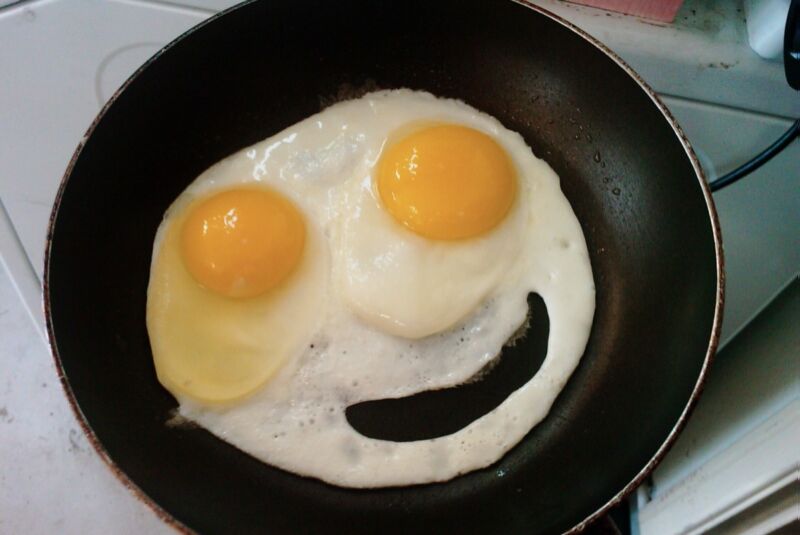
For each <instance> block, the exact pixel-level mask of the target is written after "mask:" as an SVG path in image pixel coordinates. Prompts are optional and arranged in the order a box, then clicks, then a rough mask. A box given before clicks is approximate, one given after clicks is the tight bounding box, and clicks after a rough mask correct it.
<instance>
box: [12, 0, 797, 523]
mask: <svg viewBox="0 0 800 535" xmlns="http://www.w3.org/2000/svg"><path fill="white" fill-rule="evenodd" d="M235 3H236V2H234V1H224V0H173V1H166V0H165V1H159V0H30V1H22V2H14V1H11V2H9V1H5V2H0V72H2V73H3V75H2V77H0V262H1V263H2V265H3V269H0V340H2V342H3V343H2V344H0V534H4V533H9V534H10V533H22V532H26V533H32V534H38V533H51V532H58V533H160V532H171V531H173V530H172V528H170V527H169V526H168V525H167V524H165V523H164V522H162V520H161V519H160V518H159V517H158V516H157V514H155V513H154V512H153V511H152V510H151V509H150V508H149V507H148V506H146V505H144V503H143V502H141V501H139V500H138V499H137V498H136V496H135V492H134V491H132V490H130V489H128V488H126V487H125V486H124V485H123V484H122V483H121V482H120V481H119V480H118V479H117V478H116V477H115V476H114V474H113V473H112V471H111V470H109V469H108V467H107V465H106V464H105V462H104V460H103V459H102V458H101V457H100V456H99V455H98V453H97V452H96V451H95V450H94V448H93V447H92V446H91V445H90V444H89V442H88V440H87V438H86V436H85V435H84V432H83V431H82V429H81V426H80V424H79V423H78V421H77V420H76V418H75V416H74V414H73V412H72V409H71V408H70V406H69V404H68V402H67V398H66V397H65V395H64V392H63V389H62V386H61V384H60V381H59V378H58V377H57V374H56V370H55V366H54V365H53V362H52V357H51V356H50V351H49V348H48V343H47V340H46V335H45V328H44V315H43V312H42V302H41V296H42V290H41V282H42V276H43V268H44V264H43V262H44V260H43V259H44V247H45V239H46V235H47V225H48V220H49V216H50V209H51V206H52V203H53V200H54V198H55V195H56V192H57V189H58V187H59V183H60V180H61V177H62V175H63V173H64V170H65V169H66V167H67V164H68V163H69V160H70V158H71V156H72V153H73V151H74V150H75V147H76V146H77V144H78V143H79V142H80V141H81V139H82V137H83V136H84V132H85V131H86V129H87V128H88V127H89V125H90V124H91V122H92V120H93V118H94V117H95V115H96V114H97V113H98V112H99V111H100V109H101V108H102V106H103V105H104V104H105V102H106V101H107V100H108V99H109V98H110V97H111V96H112V95H113V94H114V92H115V90H116V89H117V88H119V87H120V85H121V84H122V83H123V82H124V81H125V79H126V78H127V77H128V76H130V75H131V74H132V73H133V72H134V71H135V70H136V69H137V68H138V67H139V66H140V65H141V64H142V63H143V62H144V61H146V60H147V58H149V57H150V56H151V55H152V54H153V53H155V52H156V51H158V50H159V49H160V48H161V47H162V46H164V45H165V44H167V43H169V42H170V41H171V40H173V39H174V38H176V37H177V36H179V35H180V34H181V33H182V32H184V31H186V30H187V29H189V28H191V27H192V26H194V25H195V24H198V23H200V22H202V21H203V20H205V19H207V18H208V17H211V16H213V15H214V14H215V13H217V12H219V11H220V10H223V9H225V8H227V7H230V6H232V5H234V4H235ZM534 3H535V4H538V5H541V6H543V7H545V8H546V9H549V10H551V11H553V12H555V13H556V14H558V15H560V16H562V17H563V18H565V19H567V20H569V21H570V22H572V23H574V24H575V25H577V26H579V27H581V28H583V29H584V30H586V31H587V32H588V33H589V34H591V35H593V36H594V37H596V38H597V39H598V40H600V41H601V42H603V43H605V44H606V45H608V46H609V47H610V48H611V49H612V50H614V51H615V52H616V53H617V54H618V55H619V56H621V57H622V59H623V60H625V61H626V62H628V63H629V64H630V65H631V66H632V67H633V68H634V69H635V70H637V71H638V72H639V73H640V74H641V76H642V77H643V78H644V80H645V81H646V82H647V83H648V84H650V85H651V86H652V87H653V88H654V89H655V91H656V92H657V93H658V94H659V95H660V96H661V98H662V100H663V101H664V103H665V104H666V105H667V107H668V108H669V110H670V111H671V112H672V114H673V115H674V116H675V118H676V119H677V121H678V122H679V124H680V125H681V127H682V128H683V129H684V131H685V133H686V134H687V136H688V138H689V140H690V141H691V143H692V145H693V147H694V149H695V151H696V152H697V154H698V156H699V158H700V161H701V164H702V165H703V168H704V170H705V172H706V175H707V178H708V179H709V180H713V179H714V178H716V177H719V176H721V175H723V174H725V173H726V172H728V171H730V170H732V169H734V168H736V167H737V166H738V165H740V164H742V163H744V162H745V161H747V160H748V159H750V158H751V157H752V156H754V155H755V154H757V153H758V152H759V151H761V150H762V149H763V148H765V147H766V146H768V145H769V144H770V143H772V142H773V141H774V140H775V139H777V138H778V137H779V136H780V135H781V134H782V133H783V132H784V131H786V130H787V129H788V128H789V127H790V126H791V124H792V122H793V121H794V120H796V119H797V118H798V117H800V95H799V94H798V92H797V91H794V90H793V89H791V88H790V87H789V86H788V84H787V83H786V81H785V78H784V72H783V66H782V64H781V62H780V60H776V59H774V58H773V59H765V58H763V57H761V56H759V55H758V54H757V53H756V52H755V51H754V50H753V48H752V47H751V43H750V40H749V35H751V34H752V32H753V31H754V30H753V29H752V25H751V26H748V13H754V12H755V11H754V9H756V7H758V6H756V4H759V2H752V1H739V0H736V1H725V0H716V1H715V0H705V1H704V0H687V1H685V2H684V3H683V5H682V6H681V8H680V9H679V11H678V12H677V15H676V17H675V20H674V21H673V22H672V23H665V22H655V21H652V20H646V19H641V18H637V17H633V16H628V15H623V14H619V13H615V12H611V11H605V10H602V9H597V8H592V7H586V6H579V5H576V4H571V3H566V2H560V1H556V0H539V1H536V2H534ZM764 3H766V2H764ZM778 3H780V2H778ZM786 4H787V5H788V2H787V3H786ZM749 32H750V33H749ZM760 51H761V52H763V49H760ZM714 200H715V202H716V206H717V210H718V212H719V218H720V223H721V227H722V233H723V243H724V248H725V262H726V272H727V281H726V303H725V313H724V323H723V329H722V346H721V347H722V349H721V351H720V352H719V354H718V357H717V360H716V362H715V363H714V366H713V368H712V372H711V375H710V377H709V381H708V384H707V386H706V389H705V390H706V391H705V393H704V395H703V396H702V397H701V400H700V403H699V405H698V407H697V408H696V410H695V412H694V415H693V417H692V418H691V420H690V421H689V424H688V426H687V428H686V429H685V431H684V433H683V435H682V436H681V437H680V438H679V440H678V442H677V443H676V444H675V446H674V447H673V449H672V451H671V452H670V454H669V455H668V456H667V457H666V459H665V460H664V461H663V463H662V464H661V465H660V466H659V467H658V468H657V469H656V471H655V472H654V473H653V474H652V476H651V477H650V478H648V480H647V481H646V482H645V484H644V485H643V486H642V487H640V488H639V489H638V490H637V491H636V492H635V493H634V494H633V495H632V496H631V498H630V500H629V510H630V518H629V519H628V520H629V525H627V526H624V531H625V532H631V533H641V534H643V535H650V534H652V535H656V534H670V533H705V532H711V533H773V532H780V533H796V532H800V520H798V519H800V503H798V498H797V497H798V495H799V494H798V493H799V492H800V487H798V478H799V477H800V472H798V470H800V468H798V467H799V466H800V454H798V453H797V452H800V359H798V357H799V356H800V331H798V329H797V328H796V326H797V325H798V324H800V282H798V274H799V273H800V232H798V229H800V143H799V142H797V141H795V142H793V143H792V144H790V145H789V146H788V147H787V148H786V149H785V150H784V151H783V152H782V153H781V154H779V155H778V156H776V157H775V158H774V159H773V160H772V161H770V162H769V163H767V164H766V165H765V166H764V167H762V168H761V169H759V170H758V171H756V172H755V173H753V174H752V175H751V176H748V177H746V178H744V179H743V180H742V181H740V182H738V183H736V184H734V185H732V186H730V187H728V188H726V189H723V190H721V191H719V192H717V193H715V194H714ZM87 276H91V274H87ZM131 440H135V437H131ZM781 530H783V531H781ZM792 530H797V531H792Z"/></svg>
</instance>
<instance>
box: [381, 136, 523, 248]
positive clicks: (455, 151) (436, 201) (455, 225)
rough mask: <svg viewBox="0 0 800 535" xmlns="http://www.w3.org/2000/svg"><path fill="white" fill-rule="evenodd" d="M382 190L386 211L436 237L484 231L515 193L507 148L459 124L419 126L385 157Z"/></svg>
mask: <svg viewBox="0 0 800 535" xmlns="http://www.w3.org/2000/svg"><path fill="white" fill-rule="evenodd" d="M376 180H377V189H378V194H379V196H380V199H381V201H382V203H383V205H384V207H385V208H386V210H387V211H388V212H389V213H390V214H391V215H392V217H394V219H395V220H397V221H398V222H399V223H401V224H402V225H404V226H406V227H407V228H409V229H410V230H412V231H413V232H415V233H417V234H420V235H422V236H425V237H427V238H431V239H436V240H458V239H463V238H471V237H475V236H478V235H480V234H483V233H484V232H487V231H489V230H491V229H492V228H494V227H495V226H496V225H497V224H498V223H500V222H501V221H502V220H503V218H504V217H505V216H506V214H507V213H508V211H509V209H510V208H511V205H512V204H513V202H514V198H515V196H516V174H515V171H514V167H513V164H512V163H511V160H510V158H509V157H508V155H507V154H506V152H505V151H504V150H503V149H502V148H501V147H500V145H498V144H497V142H495V141H494V140H493V139H492V138H491V137H489V136H488V135H486V134H484V133H482V132H479V131H478V130H475V129H473V128H468V127H465V126H459V125H437V126H432V127H427V128H424V129H422V130H418V131H416V132H414V133H412V134H410V135H408V136H406V137H404V138H402V139H400V140H399V141H397V142H395V143H393V144H391V145H390V146H389V147H388V148H387V149H386V151H385V152H384V154H383V155H382V156H381V159H380V162H379V163H378V169H377V175H376Z"/></svg>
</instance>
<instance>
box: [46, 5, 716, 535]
mask: <svg viewBox="0 0 800 535" xmlns="http://www.w3.org/2000/svg"><path fill="white" fill-rule="evenodd" d="M255 1H256V0H245V1H243V2H242V3H240V4H237V5H235V6H232V7H230V8H228V9H225V10H223V11H220V12H219V13H217V14H215V15H212V16H211V17H209V18H207V19H205V20H204V21H202V22H200V23H199V24H197V25H196V26H193V27H192V28H190V29H189V30H187V31H186V32H184V33H182V34H181V35H180V36H178V37H177V38H175V39H174V40H173V41H171V42H170V43H168V44H167V45H165V46H164V47H163V48H161V50H159V51H158V52H156V53H155V54H154V55H153V56H152V57H151V58H150V59H148V60H147V61H146V62H145V63H144V64H143V65H142V66H141V67H139V68H138V69H137V70H136V71H135V72H134V73H133V74H132V75H131V76H130V77H129V78H128V79H127V80H126V81H125V82H124V83H123V84H122V85H121V86H120V87H119V89H117V90H116V91H115V92H114V94H113V95H112V96H111V98H110V99H109V100H108V102H106V104H105V105H104V106H103V108H102V109H101V110H100V112H99V113H98V114H97V116H96V117H95V119H94V120H93V121H92V123H91V125H90V126H89V128H88V129H87V130H86V133H85V134H84V135H83V138H82V139H81V141H80V142H79V143H78V146H77V147H76V149H75V152H74V153H73V155H72V158H71V159H70V162H69V164H68V165H67V168H66V170H65V172H64V175H63V177H62V179H61V183H60V185H59V187H58V191H57V192H56V196H55V200H54V201H53V208H52V210H51V212H50V218H49V222H48V227H47V237H46V240H45V252H44V280H43V284H42V287H43V291H42V298H43V313H44V316H45V323H46V329H47V338H48V342H49V345H50V352H51V354H52V356H53V360H54V364H55V366H56V372H57V373H58V378H59V382H60V383H61V386H62V388H63V389H64V394H65V396H66V398H67V401H68V402H69V405H70V407H71V409H72V412H73V414H74V415H75V417H76V419H77V420H78V423H79V424H80V426H81V429H82V430H83V432H84V434H85V435H86V437H87V438H88V440H89V443H90V444H91V445H92V447H93V448H94V449H95V451H96V452H97V453H98V455H99V456H100V458H101V459H102V460H103V462H105V464H106V466H107V467H108V468H109V469H110V470H111V472H112V473H113V474H114V475H115V476H116V478H117V479H118V480H119V481H120V482H121V483H122V484H123V485H124V486H125V487H126V488H128V489H129V490H130V491H131V493H132V494H133V495H134V497H135V498H136V499H138V500H139V501H141V502H142V503H144V504H145V505H147V506H148V507H149V508H150V509H151V510H152V511H153V512H154V513H155V514H156V516H158V517H159V518H160V519H161V520H162V521H163V522H164V523H165V524H167V525H168V526H170V527H171V528H173V529H175V530H176V531H177V532H180V533H186V534H192V533H194V531H193V530H191V529H190V528H189V527H188V526H186V525H185V524H183V523H182V522H180V521H179V520H178V519H177V518H175V517H174V516H173V515H171V514H170V513H168V512H167V511H166V510H164V509H163V508H162V507H161V506H159V505H158V504H157V503H156V502H155V500H153V499H152V498H151V497H150V496H149V495H147V494H146V493H145V492H144V491H143V490H142V489H141V488H139V486H138V485H136V484H135V483H134V482H133V481H132V480H131V479H130V478H129V477H128V476H127V475H126V474H125V473H124V472H123V471H122V470H121V469H120V468H119V467H118V466H117V465H116V463H115V462H114V460H113V459H111V457H110V456H109V455H108V452H107V451H106V450H105V448H104V447H103V445H102V444H101V443H100V440H99V439H98V438H97V435H95V433H94V431H93V430H92V428H91V427H90V425H89V422H88V421H87V420H86V416H85V415H84V414H83V412H82V411H81V409H80V407H79V406H78V402H77V400H76V399H75V395H74V393H73V392H72V388H71V387H70V385H69V383H68V381H67V377H66V374H65V373H64V367H63V365H62V363H61V356H60V355H59V353H58V346H57V345H56V340H55V333H54V329H53V322H52V317H51V310H50V309H51V306H50V295H49V293H50V292H49V287H50V269H49V268H50V254H51V249H52V241H53V231H54V227H55V221H56V219H57V217H58V211H59V208H60V206H61V200H62V197H63V195H64V190H65V188H66V185H67V183H68V182H69V177H70V175H71V174H72V170H73V168H74V167H75V163H76V162H77V160H78V157H79V156H80V154H81V152H82V151H83V148H84V146H85V145H86V141H87V140H88V139H89V137H90V136H91V135H92V133H93V132H94V130H95V128H96V127H97V125H98V124H99V122H100V121H101V120H102V118H103V117H104V116H105V114H106V113H107V111H108V109H109V108H110V107H111V105H113V103H114V102H115V101H116V100H117V98H118V97H119V95H120V94H121V93H122V92H123V91H124V90H125V89H126V88H127V87H128V86H129V85H130V84H131V83H132V82H133V80H134V79H136V78H137V77H138V76H139V74H140V73H141V72H142V71H143V70H144V69H146V68H147V67H148V66H149V65H150V64H151V63H153V62H154V61H155V60H156V59H158V58H159V57H160V56H161V55H162V54H163V53H164V52H165V51H167V50H168V49H170V48H171V47H173V46H174V45H175V44H176V43H178V42H179V41H181V40H183V39H184V38H185V37H187V36H189V35H191V34H192V33H194V32H195V31H197V30H199V29H200V28H202V27H204V26H205V25H206V24H209V23H211V22H213V21H214V20H216V19H217V18H219V17H222V16H223V15H225V14H227V13H229V12H231V11H234V10H236V9H239V8H241V7H243V6H245V5H247V4H250V3H252V2H255ZM512 1H514V2H516V3H518V4H520V5H523V6H525V7H527V8H529V9H532V10H534V11H536V12H538V13H540V14H542V15H544V16H546V17H548V18H550V19H551V20H553V21H555V22H557V23H559V24H561V25H562V26H564V27H565V28H567V29H569V30H571V31H573V32H574V33H576V34H577V35H579V36H581V37H583V38H584V39H585V40H586V41H588V42H589V43H591V44H592V45H594V46H595V47H596V48H597V49H599V50H600V51H602V52H603V53H605V54H606V55H607V56H608V57H609V58H611V59H612V60H613V61H614V62H615V63H617V65H619V66H620V67H621V68H622V69H623V70H624V71H625V72H626V73H627V74H628V75H630V76H631V78H633V79H634V80H635V81H636V82H637V83H638V84H639V86H640V87H641V88H642V90H643V91H644V92H645V93H646V94H647V95H648V96H649V97H650V99H651V100H652V101H653V103H654V104H655V105H656V106H657V107H658V108H659V110H660V111H661V113H662V114H663V115H664V117H665V118H666V119H667V122H669V124H670V126H671V127H672V129H673V130H674V131H675V134H676V135H677V136H678V139H679V140H680V142H681V144H682V145H683V147H684V150H685V151H686V154H687V156H688V157H689V159H690V161H691V162H692V167H693V168H694V170H695V173H696V175H697V178H698V181H699V183H700V187H701V189H702V191H703V196H704V198H705V200H706V206H707V208H708V212H709V217H710V221H711V226H712V233H713V236H714V248H715V255H716V261H717V302H716V306H715V309H714V322H713V325H712V329H711V336H710V339H709V346H708V350H707V352H706V357H705V359H704V362H703V367H702V368H701V370H700V376H699V377H698V380H697V383H696V384H695V387H694V389H693V391H692V394H691V396H690V398H689V401H688V403H687V405H686V407H685V408H684V411H683V412H682V413H681V415H680V417H679V418H678V422H677V423H676V424H675V426H674V427H673V429H672V431H671V432H670V434H669V435H668V436H667V439H666V440H665V442H664V443H663V444H662V445H661V447H660V448H659V449H658V451H657V452H656V453H655V455H654V456H653V457H652V458H651V459H650V461H649V462H648V463H647V464H646V465H645V466H644V468H642V470H641V471H640V472H639V473H638V474H637V475H636V476H635V477H634V479H632V480H631V481H630V482H629V483H628V484H627V485H626V486H625V487H624V488H623V489H622V490H620V491H619V492H618V493H617V494H616V495H614V496H613V497H612V498H611V499H610V500H609V501H608V502H606V503H605V504H604V505H603V506H602V507H600V508H599V509H597V510H596V511H595V512H594V513H592V514H591V515H589V516H587V517H586V518H585V519H584V520H582V521H581V522H580V523H578V524H577V525H576V526H574V527H573V528H571V529H570V530H569V531H567V532H566V533H580V532H582V531H583V530H584V529H586V527H587V526H589V525H590V524H591V523H592V522H594V521H595V520H597V519H598V518H599V517H600V516H602V515H604V514H605V513H607V512H608V510H609V509H611V508H612V507H613V506H615V505H617V504H618V503H619V502H620V501H622V500H623V499H625V498H626V497H627V496H628V495H629V494H630V493H631V492H633V491H634V490H635V489H636V488H637V487H638V486H639V485H640V484H641V483H642V481H643V480H644V479H645V478H646V477H647V476H648V475H649V474H650V473H651V472H652V471H653V469H655V467H656V466H657V465H658V463H659V462H661V460H662V459H663V457H664V456H665V455H666V453H667V451H669V449H670V447H671V446H672V444H673V443H674V442H675V440H676V438H677V436H678V434H679V433H680V431H681V430H682V429H683V427H684V426H685V425H686V421H687V420H688V418H689V415H690V414H691V412H692V410H693V409H694V407H695V405H696V403H697V399H698V397H699V395H700V392H701V391H702V389H703V386H704V385H705V381H706V376H707V373H708V368H709V366H710V364H711V362H712V360H713V358H714V354H715V353H716V350H717V346H718V345H719V337H720V329H721V325H722V308H723V304H724V301H725V271H724V264H725V262H724V257H723V251H722V236H721V231H720V225H719V218H718V216H717V211H716V208H715V206H714V202H713V199H712V196H711V190H710V188H709V187H708V184H707V182H706V180H705V174H704V173H703V169H702V167H701V166H700V162H699V160H698V158H697V156H696V155H695V153H694V150H693V149H692V146H691V144H690V142H689V140H688V139H687V137H686V135H685V134H684V132H683V130H682V129H681V127H680V126H679V125H678V123H677V122H676V121H675V118H674V117H673V116H672V114H671V113H670V111H669V109H668V108H667V107H666V106H665V105H664V103H663V102H661V99H660V98H659V97H658V95H656V93H655V91H653V89H652V88H651V87H650V86H649V85H648V84H647V82H645V81H644V80H643V79H642V78H641V77H640V76H639V74H638V73H636V72H635V71H634V70H633V69H632V68H631V67H630V66H629V65H628V64H627V63H626V62H625V61H624V60H623V59H622V58H620V57H619V56H617V54H616V53H614V52H613V51H612V50H611V49H609V48H608V47H606V46H605V45H604V44H603V43H601V42H600V41H598V40H597V39H595V38H594V37H593V36H591V35H590V34H588V33H586V32H585V31H584V30H582V29H580V28H578V27H577V26H575V25H574V24H572V23H570V22H568V21H566V20H564V19H562V18H561V17H559V16H558V15H555V14H554V13H551V12H550V11H548V10H546V9H544V8H542V7H539V6H537V5H534V4H532V3H531V2H530V1H529V0H512Z"/></svg>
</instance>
